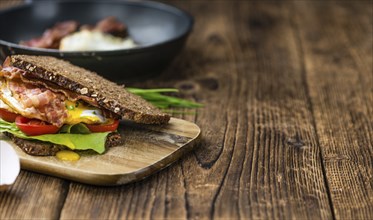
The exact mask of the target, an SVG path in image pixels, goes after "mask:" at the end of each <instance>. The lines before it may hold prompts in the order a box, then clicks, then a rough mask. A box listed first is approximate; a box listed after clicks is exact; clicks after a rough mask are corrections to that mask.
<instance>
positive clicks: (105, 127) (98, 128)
mask: <svg viewBox="0 0 373 220" xmlns="http://www.w3.org/2000/svg"><path fill="white" fill-rule="evenodd" d="M86 126H87V128H88V129H89V130H90V131H91V132H108V131H115V130H117V128H118V126H119V120H114V121H113V123H110V124H92V125H89V124H86Z"/></svg>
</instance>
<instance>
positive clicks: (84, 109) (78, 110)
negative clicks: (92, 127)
mask: <svg viewBox="0 0 373 220" xmlns="http://www.w3.org/2000/svg"><path fill="white" fill-rule="evenodd" d="M65 104H66V109H67V110H68V116H67V119H66V122H65V124H78V123H81V122H83V123H86V124H96V123H105V122H106V121H107V119H106V118H105V117H104V116H103V115H102V112H101V110H100V109H98V108H95V107H93V106H87V105H84V104H83V103H81V102H72V101H65Z"/></svg>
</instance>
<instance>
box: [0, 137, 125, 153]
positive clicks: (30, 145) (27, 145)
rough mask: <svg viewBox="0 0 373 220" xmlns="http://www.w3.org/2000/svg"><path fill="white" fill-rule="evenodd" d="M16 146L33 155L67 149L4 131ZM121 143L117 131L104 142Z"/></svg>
mask: <svg viewBox="0 0 373 220" xmlns="http://www.w3.org/2000/svg"><path fill="white" fill-rule="evenodd" d="M4 134H5V135H6V136H8V137H9V138H10V139H11V140H12V141H13V142H14V143H15V144H16V145H17V146H18V147H20V148H21V149H22V150H23V151H24V152H25V153H27V154H30V155H33V156H54V155H56V153H57V152H58V151H61V150H67V149H68V148H67V147H66V146H63V145H58V144H52V143H50V142H44V141H37V140H27V139H23V138H18V137H16V136H14V135H13V134H11V133H8V132H4ZM122 143H123V139H122V137H121V136H120V134H119V133H118V132H112V133H110V134H109V135H108V136H107V138H106V142H105V148H106V149H107V148H109V147H114V146H118V145H120V144H122Z"/></svg>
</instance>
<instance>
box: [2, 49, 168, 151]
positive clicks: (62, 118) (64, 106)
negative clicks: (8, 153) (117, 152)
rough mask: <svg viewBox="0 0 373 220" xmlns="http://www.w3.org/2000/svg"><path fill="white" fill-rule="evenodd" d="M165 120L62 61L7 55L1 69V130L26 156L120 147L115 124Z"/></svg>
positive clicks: (113, 85) (113, 86)
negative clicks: (124, 121)
mask: <svg viewBox="0 0 373 220" xmlns="http://www.w3.org/2000/svg"><path fill="white" fill-rule="evenodd" d="M169 119H170V116H169V115H167V114H164V113H163V112H161V111H160V110H159V109H157V108H156V107H154V106H153V105H151V104H150V103H148V102H146V101H145V100H143V99H142V98H141V97H139V96H136V95H134V94H132V93H130V92H128V91H126V90H125V88H124V87H123V86H120V85H118V84H116V83H114V82H111V81H109V80H106V79H105V78H103V77H101V76H99V75H98V74H96V73H94V72H91V71H89V70H86V69H83V68H80V67H77V66H74V65H72V64H71V63H69V62H67V61H63V60H60V59H57V58H54V57H47V56H29V55H12V56H9V57H8V58H7V59H6V60H5V61H4V63H3V66H2V67H1V66H0V132H2V133H4V134H5V135H6V136H8V137H9V138H10V139H11V140H12V141H13V142H14V143H15V144H16V145H17V146H19V147H20V148H21V149H22V150H23V151H24V152H26V153H27V154H30V155H37V156H51V155H55V154H56V153H57V152H58V151H61V150H66V149H69V150H93V151H96V152H97V153H99V154H102V153H104V152H105V150H106V149H107V148H109V147H113V146H117V145H119V144H121V143H122V137H121V135H120V133H118V132H117V128H118V126H119V124H120V123H119V121H120V120H130V121H133V122H136V123H142V124H166V123H168V121H169Z"/></svg>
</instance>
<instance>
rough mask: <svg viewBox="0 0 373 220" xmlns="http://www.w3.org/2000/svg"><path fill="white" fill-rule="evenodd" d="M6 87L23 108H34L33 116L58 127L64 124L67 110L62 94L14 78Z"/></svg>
mask: <svg viewBox="0 0 373 220" xmlns="http://www.w3.org/2000/svg"><path fill="white" fill-rule="evenodd" d="M8 89H9V90H10V91H11V92H12V94H14V96H16V97H15V98H16V99H17V100H18V102H19V103H20V104H21V105H23V106H24V108H25V109H28V108H34V109H35V110H36V112H35V113H34V115H33V117H35V118H38V119H40V120H43V121H47V122H49V123H51V124H53V125H56V126H58V127H61V126H62V125H63V124H64V122H65V120H66V118H67V116H68V111H67V109H66V107H65V100H66V97H65V96H64V95H63V94H59V93H54V92H52V91H50V90H48V89H46V88H38V87H35V86H33V85H30V84H25V83H23V82H21V81H14V80H13V81H8Z"/></svg>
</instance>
